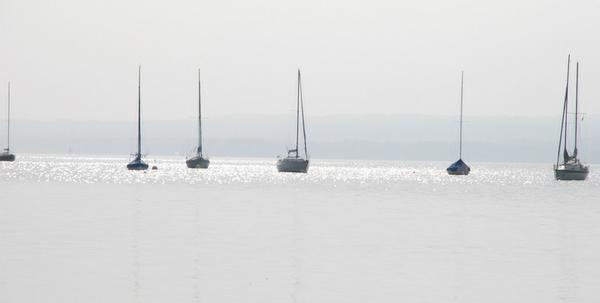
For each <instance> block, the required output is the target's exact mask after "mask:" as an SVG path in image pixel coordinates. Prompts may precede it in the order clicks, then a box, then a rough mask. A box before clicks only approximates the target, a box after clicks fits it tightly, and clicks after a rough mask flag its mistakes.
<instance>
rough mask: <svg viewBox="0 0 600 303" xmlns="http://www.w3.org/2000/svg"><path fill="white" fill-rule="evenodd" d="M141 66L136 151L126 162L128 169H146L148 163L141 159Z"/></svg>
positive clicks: (139, 69)
mask: <svg viewBox="0 0 600 303" xmlns="http://www.w3.org/2000/svg"><path fill="white" fill-rule="evenodd" d="M141 90H142V67H141V66H139V67H138V125H137V126H138V127H137V128H138V136H137V139H138V140H137V152H136V153H135V154H133V160H131V162H129V163H128V164H127V169H129V170H147V169H148V164H146V162H144V160H142V128H141V108H142V97H141Z"/></svg>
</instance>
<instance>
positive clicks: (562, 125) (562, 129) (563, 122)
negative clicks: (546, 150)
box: [556, 54, 571, 166]
mask: <svg viewBox="0 0 600 303" xmlns="http://www.w3.org/2000/svg"><path fill="white" fill-rule="evenodd" d="M570 66H571V54H569V57H568V59H567V84H566V88H565V101H564V103H563V112H562V119H561V122H560V136H559V140H558V152H557V154H556V166H558V164H559V161H560V150H561V147H562V143H563V142H562V138H563V132H564V133H565V142H564V145H565V147H564V153H565V154H564V155H565V159H566V158H567V157H566V156H567V134H566V133H567V126H566V124H567V119H566V116H567V109H568V100H569V69H570Z"/></svg>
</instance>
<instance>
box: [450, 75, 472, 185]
mask: <svg viewBox="0 0 600 303" xmlns="http://www.w3.org/2000/svg"><path fill="white" fill-rule="evenodd" d="M463 87H464V72H461V74H460V131H459V132H460V135H459V137H460V139H459V149H458V150H459V152H458V161H456V162H454V163H452V164H451V165H450V166H449V167H448V168H447V169H446V171H447V172H448V174H449V175H464V176H466V175H468V174H469V172H471V168H470V167H469V166H468V165H467V163H465V162H464V161H463V160H462V140H463Z"/></svg>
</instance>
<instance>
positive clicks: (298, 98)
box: [296, 69, 300, 158]
mask: <svg viewBox="0 0 600 303" xmlns="http://www.w3.org/2000/svg"><path fill="white" fill-rule="evenodd" d="M299 133H300V69H298V95H297V99H296V158H298V137H299V135H300V134H299Z"/></svg>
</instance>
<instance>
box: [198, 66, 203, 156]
mask: <svg viewBox="0 0 600 303" xmlns="http://www.w3.org/2000/svg"><path fill="white" fill-rule="evenodd" d="M200 79H201V78H200V69H198V151H197V152H198V153H199V154H200V156H202V86H201V81H200Z"/></svg>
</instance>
